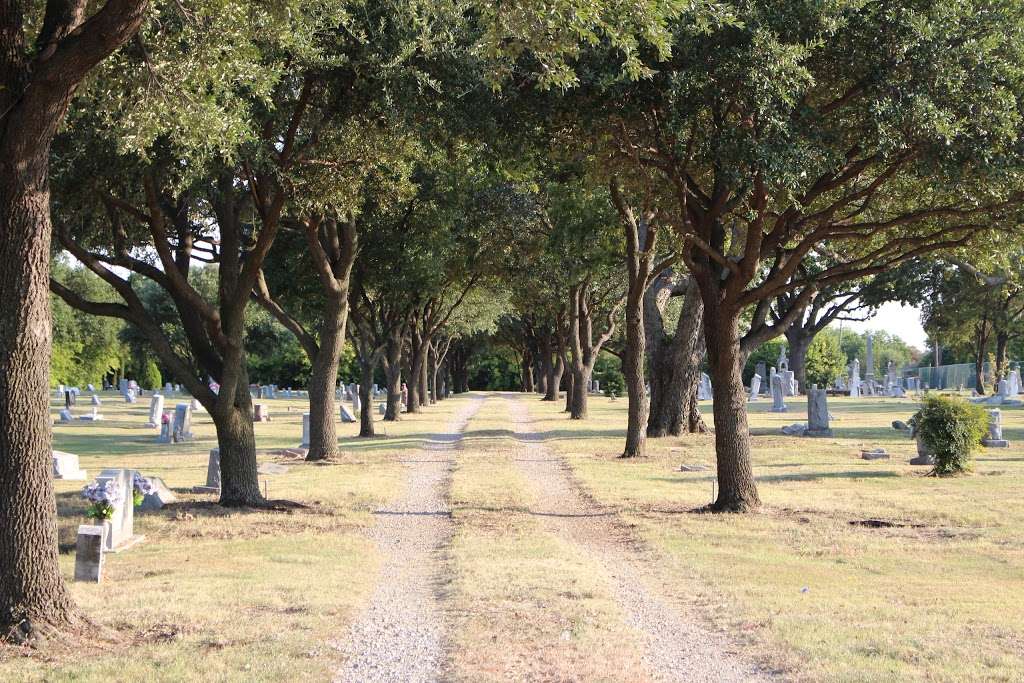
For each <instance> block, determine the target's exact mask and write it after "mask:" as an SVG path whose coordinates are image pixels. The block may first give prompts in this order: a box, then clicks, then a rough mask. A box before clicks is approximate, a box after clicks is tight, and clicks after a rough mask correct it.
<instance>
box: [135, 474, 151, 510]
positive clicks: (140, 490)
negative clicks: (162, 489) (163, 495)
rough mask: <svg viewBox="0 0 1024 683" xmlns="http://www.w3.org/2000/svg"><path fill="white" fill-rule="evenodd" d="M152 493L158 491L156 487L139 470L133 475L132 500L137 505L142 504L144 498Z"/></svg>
mask: <svg viewBox="0 0 1024 683" xmlns="http://www.w3.org/2000/svg"><path fill="white" fill-rule="evenodd" d="M151 493H156V487H155V486H153V482H151V481H150V480H149V479H147V478H146V477H144V476H142V475H141V474H139V473H138V472H136V473H135V474H133V475H132V502H133V503H134V504H135V507H139V506H140V505H142V501H143V499H144V498H145V497H146V496H148V495H149V494H151Z"/></svg>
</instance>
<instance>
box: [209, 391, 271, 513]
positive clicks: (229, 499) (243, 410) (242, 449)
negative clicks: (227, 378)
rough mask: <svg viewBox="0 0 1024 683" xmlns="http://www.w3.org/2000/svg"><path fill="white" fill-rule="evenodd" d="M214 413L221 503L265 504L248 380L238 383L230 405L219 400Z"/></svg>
mask: <svg viewBox="0 0 1024 683" xmlns="http://www.w3.org/2000/svg"><path fill="white" fill-rule="evenodd" d="M246 379H248V378H247V377H246ZM210 417H211V418H212V419H213V425H214V427H215V428H216V430H217V448H218V449H219V450H220V472H221V489H220V504H221V505H223V506H225V507H243V506H252V505H256V506H261V505H262V504H264V502H265V501H264V498H263V494H262V493H261V492H260V482H259V475H258V473H257V472H256V435H255V434H254V432H253V424H252V397H251V396H250V394H249V383H248V381H243V382H239V383H238V388H237V389H236V391H235V400H234V402H233V403H232V404H229V405H228V406H227V407H222V406H220V405H219V404H218V409H216V410H212V411H210Z"/></svg>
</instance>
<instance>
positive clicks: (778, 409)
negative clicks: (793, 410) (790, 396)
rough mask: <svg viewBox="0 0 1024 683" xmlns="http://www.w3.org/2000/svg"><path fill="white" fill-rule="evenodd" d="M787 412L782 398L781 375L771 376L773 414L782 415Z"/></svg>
mask: <svg viewBox="0 0 1024 683" xmlns="http://www.w3.org/2000/svg"><path fill="white" fill-rule="evenodd" d="M787 410H789V409H788V408H787V407H786V402H785V400H784V397H783V390H782V375H780V374H778V373H775V374H774V375H772V408H771V411H772V412H773V413H784V412H786V411H787Z"/></svg>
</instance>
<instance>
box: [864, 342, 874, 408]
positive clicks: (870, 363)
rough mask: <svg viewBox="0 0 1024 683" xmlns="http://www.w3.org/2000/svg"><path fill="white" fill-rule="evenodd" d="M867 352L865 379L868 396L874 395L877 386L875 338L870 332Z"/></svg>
mask: <svg viewBox="0 0 1024 683" xmlns="http://www.w3.org/2000/svg"><path fill="white" fill-rule="evenodd" d="M865 343H866V344H867V351H865V354H864V379H865V380H867V385H868V395H869V396H873V395H874V385H875V337H874V335H873V334H871V333H870V332H868V333H867V340H866V342H865Z"/></svg>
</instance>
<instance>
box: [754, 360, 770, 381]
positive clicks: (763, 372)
mask: <svg viewBox="0 0 1024 683" xmlns="http://www.w3.org/2000/svg"><path fill="white" fill-rule="evenodd" d="M754 374H755V375H760V376H761V383H762V384H763V383H764V381H765V379H766V378H767V377H768V368H767V366H766V365H765V363H764V361H761V362H760V363H758V364H757V367H755V368H754Z"/></svg>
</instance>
